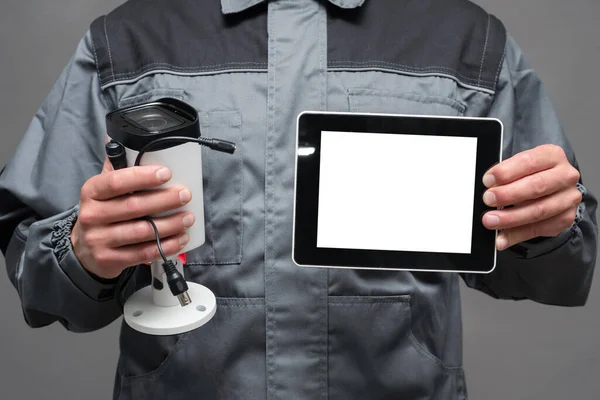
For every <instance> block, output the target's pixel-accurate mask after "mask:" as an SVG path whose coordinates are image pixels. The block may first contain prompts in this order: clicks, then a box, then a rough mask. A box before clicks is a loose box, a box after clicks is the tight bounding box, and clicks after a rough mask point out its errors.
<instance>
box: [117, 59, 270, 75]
mask: <svg viewBox="0 0 600 400" xmlns="http://www.w3.org/2000/svg"><path fill="white" fill-rule="evenodd" d="M109 54H110V53H109ZM232 65H238V66H242V67H243V66H260V67H265V66H266V65H267V64H265V63H261V62H253V61H247V62H236V61H231V62H227V63H221V64H209V65H203V66H200V67H180V66H177V65H173V64H170V63H165V62H155V63H149V64H145V65H144V66H143V67H141V68H138V69H136V70H135V71H129V72H119V73H116V74H115V73H114V72H113V74H112V80H115V79H116V78H115V77H128V76H135V75H138V74H141V73H144V72H146V71H150V70H152V69H155V67H170V68H171V69H173V70H175V71H209V70H212V69H215V68H223V67H228V66H232Z"/></svg>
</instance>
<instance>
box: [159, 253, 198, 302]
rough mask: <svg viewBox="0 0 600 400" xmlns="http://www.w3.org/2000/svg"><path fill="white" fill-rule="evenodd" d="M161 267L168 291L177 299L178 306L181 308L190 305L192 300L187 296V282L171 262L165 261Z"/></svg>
mask: <svg viewBox="0 0 600 400" xmlns="http://www.w3.org/2000/svg"><path fill="white" fill-rule="evenodd" d="M162 266H163V269H164V271H165V276H166V278H167V284H168V285H169V289H171V293H173V296H176V297H177V300H179V304H181V306H182V307H185V306H187V305H188V304H190V303H191V302H192V299H190V295H189V294H188V285H187V282H186V281H185V278H184V277H183V275H182V274H181V273H180V272H179V271H178V270H177V267H176V266H175V264H174V263H173V261H171V260H167V262H165V263H163V265H162Z"/></svg>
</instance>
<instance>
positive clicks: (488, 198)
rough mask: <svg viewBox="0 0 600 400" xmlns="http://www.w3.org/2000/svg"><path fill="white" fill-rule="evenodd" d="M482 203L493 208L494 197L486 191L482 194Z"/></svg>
mask: <svg viewBox="0 0 600 400" xmlns="http://www.w3.org/2000/svg"><path fill="white" fill-rule="evenodd" d="M483 201H484V203H485V204H487V205H488V206H493V205H494V204H496V195H495V194H494V193H493V192H490V191H489V190H488V191H487V192H485V193H484V194H483Z"/></svg>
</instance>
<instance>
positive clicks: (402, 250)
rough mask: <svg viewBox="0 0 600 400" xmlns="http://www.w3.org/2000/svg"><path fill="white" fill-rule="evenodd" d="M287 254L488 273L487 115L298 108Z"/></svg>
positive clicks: (304, 259) (491, 123) (305, 262)
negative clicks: (485, 197)
mask: <svg viewBox="0 0 600 400" xmlns="http://www.w3.org/2000/svg"><path fill="white" fill-rule="evenodd" d="M297 135H298V147H297V156H296V182H295V205H294V243H293V258H294V261H295V262H296V263H297V264H298V265H301V266H314V267H340V268H376V269H400V270H417V271H448V272H449V271H452V272H475V273H487V272H491V271H492V270H493V268H494V267H495V259H496V248H495V238H496V232H495V231H493V230H489V229H487V228H486V227H484V226H483V224H482V221H481V217H482V215H483V214H484V213H485V212H486V211H488V210H491V208H489V207H488V206H486V204H485V203H484V202H483V198H482V197H483V193H484V191H485V189H486V188H485V186H484V185H483V182H482V178H483V175H484V173H485V172H486V171H487V170H488V169H489V168H490V167H492V166H493V165H494V164H497V163H498V162H500V160H501V149H502V124H501V122H500V121H498V120H496V119H489V118H462V117H437V116H436V117H434V116H404V115H382V114H351V113H329V112H305V113H302V114H301V115H300V116H299V117H298V131H297Z"/></svg>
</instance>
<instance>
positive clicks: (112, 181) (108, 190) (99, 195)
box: [81, 165, 171, 200]
mask: <svg viewBox="0 0 600 400" xmlns="http://www.w3.org/2000/svg"><path fill="white" fill-rule="evenodd" d="M111 168H112V167H111ZM169 179H171V171H170V170H169V169H168V168H164V167H162V166H160V165H152V166H140V167H131V168H123V169H120V170H118V171H111V172H108V173H105V174H100V175H96V176H94V177H92V178H90V179H89V180H88V181H87V182H86V183H85V185H84V186H83V188H82V193H81V196H82V197H83V198H89V199H93V200H108V199H112V198H115V197H118V196H122V195H124V194H127V193H131V192H136V191H139V190H144V189H150V188H153V187H156V186H160V185H162V184H164V183H165V182H168V181H169Z"/></svg>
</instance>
